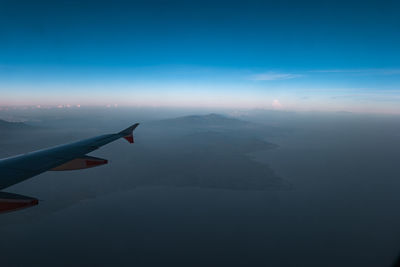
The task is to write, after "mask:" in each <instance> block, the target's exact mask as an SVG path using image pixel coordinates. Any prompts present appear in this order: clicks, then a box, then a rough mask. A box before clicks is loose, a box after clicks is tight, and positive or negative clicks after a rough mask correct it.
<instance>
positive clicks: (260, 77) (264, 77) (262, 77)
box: [251, 72, 303, 81]
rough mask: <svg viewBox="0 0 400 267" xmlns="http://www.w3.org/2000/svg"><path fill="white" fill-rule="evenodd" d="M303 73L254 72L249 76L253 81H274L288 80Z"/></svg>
mask: <svg viewBox="0 0 400 267" xmlns="http://www.w3.org/2000/svg"><path fill="white" fill-rule="evenodd" d="M302 76H303V75H300V74H294V73H277V72H267V73H261V74H256V75H253V76H252V77H251V80H254V81H276V80H288V79H295V78H299V77H302Z"/></svg>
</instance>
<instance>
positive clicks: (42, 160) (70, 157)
mask: <svg viewBox="0 0 400 267" xmlns="http://www.w3.org/2000/svg"><path fill="white" fill-rule="evenodd" d="M138 125H139V123H135V124H134V125H132V126H130V127H128V128H126V129H125V130H123V131H121V132H119V133H115V134H106V135H101V136H97V137H93V138H89V139H85V140H81V141H78V142H74V143H69V144H65V145H60V146H55V147H51V148H47V149H42V150H38V151H34V152H30V153H27V154H22V155H18V156H14V157H10V158H5V159H1V160H0V190H2V189H4V188H7V187H9V186H12V185H14V184H17V183H20V182H22V181H24V180H26V179H29V178H31V177H33V176H36V175H38V174H41V173H43V172H45V171H48V170H52V169H54V170H60V168H57V167H59V166H63V165H64V164H67V163H70V162H73V161H74V160H77V159H84V160H85V161H87V162H88V167H94V166H97V165H101V164H100V163H98V162H101V161H100V160H103V159H98V158H94V157H92V158H90V157H89V156H86V154H88V153H90V152H92V151H94V150H96V149H98V148H100V147H102V146H104V145H106V144H108V143H111V142H113V141H115V140H117V139H120V138H125V139H126V140H127V141H128V142H129V143H133V142H134V139H133V131H134V130H135V129H136V127H137V126H138ZM88 158H90V159H88ZM94 159H97V160H98V161H97V163H93V162H94ZM103 161H104V162H103V163H104V164H105V163H107V161H106V160H103ZM78 163H79V164H81V162H79V161H78ZM71 164H73V163H70V164H69V165H68V164H67V166H71ZM64 166H65V165H64ZM69 169H73V168H69ZM76 169H82V167H79V168H76Z"/></svg>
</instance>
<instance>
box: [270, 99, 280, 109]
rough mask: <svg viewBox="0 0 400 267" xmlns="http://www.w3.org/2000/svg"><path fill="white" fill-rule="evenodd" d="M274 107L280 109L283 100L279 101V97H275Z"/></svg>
mask: <svg viewBox="0 0 400 267" xmlns="http://www.w3.org/2000/svg"><path fill="white" fill-rule="evenodd" d="M272 107H273V108H274V109H280V108H282V104H281V102H279V100H278V99H274V101H272Z"/></svg>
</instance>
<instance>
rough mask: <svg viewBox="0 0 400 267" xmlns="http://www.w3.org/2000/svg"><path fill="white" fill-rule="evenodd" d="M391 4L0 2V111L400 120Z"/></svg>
mask: <svg viewBox="0 0 400 267" xmlns="http://www.w3.org/2000/svg"><path fill="white" fill-rule="evenodd" d="M398 14H400V3H399V2H398V1H271V2H270V1H141V2H135V1H18V0H17V1H14V0H13V1H10V0H7V1H6V0H0V105H2V106H12V105H78V104H79V105H108V104H112V105H114V104H118V105H121V106H130V105H132V106H177V107H181V106H184V107H203V106H204V107H227V108H266V109H269V108H275V109H285V110H331V111H338V110H340V111H341V110H347V111H357V112H383V113H400V108H399V106H400V63H399V62H400V34H398V29H400V19H399V16H398Z"/></svg>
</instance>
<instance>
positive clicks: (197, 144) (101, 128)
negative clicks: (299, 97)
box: [0, 109, 400, 266]
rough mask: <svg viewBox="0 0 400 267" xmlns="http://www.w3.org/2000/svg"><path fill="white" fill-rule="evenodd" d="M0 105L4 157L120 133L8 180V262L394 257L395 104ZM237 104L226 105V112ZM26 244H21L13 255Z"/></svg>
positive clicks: (3, 222) (358, 261) (397, 242)
mask: <svg viewBox="0 0 400 267" xmlns="http://www.w3.org/2000/svg"><path fill="white" fill-rule="evenodd" d="M210 113H212V111H209V110H163V111H162V112H161V111H160V110H149V109H147V110H146V109H128V110H127V109H126V110H121V109H114V110H111V111H110V110H109V109H108V110H107V109H98V110H93V109H87V110H78V109H76V110H73V111H57V112H53V110H48V111H37V112H36V113H35V112H25V113H24V112H23V111H14V112H10V111H8V112H7V113H5V112H3V113H1V114H0V115H1V116H2V117H0V118H4V117H6V116H7V118H13V119H14V121H21V120H23V121H25V124H24V125H15V124H13V125H12V126H11V125H8V124H7V125H1V124H0V126H1V127H2V128H1V131H0V134H1V141H0V156H1V157H6V156H10V155H14V154H18V153H23V152H27V151H30V150H35V149H40V148H43V147H47V146H51V145H56V144H59V143H65V142H70V141H75V140H79V139H81V138H86V137H92V136H96V135H100V134H103V133H108V132H118V131H119V130H121V129H123V128H125V127H127V126H128V125H129V124H132V123H134V122H136V121H139V122H142V123H141V125H140V126H139V128H137V130H136V131H135V140H136V143H135V144H134V145H129V144H127V143H126V142H124V141H123V140H121V141H117V142H115V143H112V144H109V145H107V146H105V147H103V148H101V149H100V150H98V151H95V152H93V153H92V155H94V156H98V157H102V158H107V159H109V160H110V163H109V165H107V166H103V167H98V168H93V169H88V170H82V171H73V172H48V173H44V174H42V175H40V176H38V177H35V178H33V179H30V180H28V181H26V182H24V183H21V184H18V185H16V186H13V187H10V188H7V189H6V190H5V191H7V192H12V193H18V194H24V195H28V196H33V197H36V198H39V199H41V200H42V201H41V202H40V204H39V205H38V206H36V207H34V208H30V209H26V210H22V211H18V212H13V213H8V214H1V215H0V234H1V236H2V238H1V241H0V251H1V252H0V256H1V258H2V263H3V264H4V265H5V266H21V265H30V266H32V265H40V266H54V265H57V266H72V265H73V266H80V265H81V266H87V265H92V266H93V265H94V266H110V265H119V266H132V265H136V266H166V265H169V266H221V265H226V266H390V264H391V263H392V262H393V260H394V259H395V258H396V256H397V254H398V252H399V251H400V227H399V225H400V215H399V213H398V212H397V210H398V203H400V194H398V192H400V180H399V178H400V170H399V168H398V159H399V158H400V157H399V156H400V134H399V133H400V131H399V130H400V117H398V116H373V115H357V114H351V113H346V114H344V113H294V112H279V111H263V110H256V111H246V112H235V113H233V112H230V111H218V112H217V113H218V114H210ZM232 114H234V116H232ZM21 255H23V256H21Z"/></svg>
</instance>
